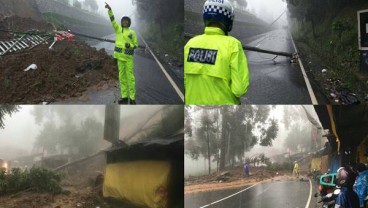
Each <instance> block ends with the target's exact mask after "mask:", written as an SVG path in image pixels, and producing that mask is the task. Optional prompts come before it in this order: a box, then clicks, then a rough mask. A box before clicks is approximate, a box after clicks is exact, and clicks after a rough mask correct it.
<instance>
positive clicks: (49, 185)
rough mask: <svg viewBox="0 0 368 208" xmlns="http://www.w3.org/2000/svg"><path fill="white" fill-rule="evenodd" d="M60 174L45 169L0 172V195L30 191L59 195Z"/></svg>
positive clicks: (16, 169) (35, 168) (17, 169)
mask: <svg viewBox="0 0 368 208" xmlns="http://www.w3.org/2000/svg"><path fill="white" fill-rule="evenodd" d="M62 178H63V176H62V174H60V173H56V172H54V171H51V170H47V169H45V168H39V167H32V168H31V169H29V170H28V169H26V170H24V171H22V170H21V169H20V168H13V169H12V170H11V171H10V173H5V171H4V170H3V169H1V170H0V194H1V195H3V194H13V193H17V192H20V191H25V190H29V189H30V190H32V191H37V192H47V193H52V194H60V193H61V192H62V189H61V187H60V181H61V179H62Z"/></svg>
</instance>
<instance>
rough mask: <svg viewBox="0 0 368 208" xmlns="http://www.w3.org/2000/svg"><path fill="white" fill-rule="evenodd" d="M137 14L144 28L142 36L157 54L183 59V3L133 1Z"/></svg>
mask: <svg viewBox="0 0 368 208" xmlns="http://www.w3.org/2000/svg"><path fill="white" fill-rule="evenodd" d="M134 3H135V6H136V9H137V13H138V15H139V18H140V20H141V22H143V24H144V27H141V28H144V29H142V34H143V35H144V37H145V38H146V39H147V41H148V42H149V43H150V45H152V47H153V48H154V49H155V50H156V51H158V52H159V54H161V55H162V54H166V53H167V54H171V55H172V56H174V57H176V58H177V59H178V60H182V58H183V56H184V55H183V54H184V53H183V47H184V36H183V34H184V33H183V31H184V26H183V16H184V11H183V7H184V5H183V3H184V2H183V1H171V0H156V1H150V0H135V1H134Z"/></svg>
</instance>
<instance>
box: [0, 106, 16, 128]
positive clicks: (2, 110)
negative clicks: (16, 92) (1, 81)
mask: <svg viewBox="0 0 368 208" xmlns="http://www.w3.org/2000/svg"><path fill="white" fill-rule="evenodd" d="M19 109H20V107H19V106H17V105H0V128H1V129H3V128H4V127H5V124H4V118H5V116H6V115H9V116H11V115H12V114H13V113H16V112H18V111H19Z"/></svg>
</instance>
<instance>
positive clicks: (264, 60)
mask: <svg viewBox="0 0 368 208" xmlns="http://www.w3.org/2000/svg"><path fill="white" fill-rule="evenodd" d="M233 35H234V36H235V37H236V36H237V34H233ZM249 39H251V42H246V40H245V39H243V40H240V41H241V42H242V43H243V45H248V46H253V47H258V48H261V49H266V50H273V51H281V52H290V53H295V48H294V46H293V44H292V40H291V38H290V36H289V33H288V32H287V30H284V29H278V30H273V31H270V32H267V33H264V34H260V35H257V36H255V37H252V38H248V40H249ZM245 52H246V55H247V58H248V65H249V71H250V86H249V89H248V92H247V94H246V95H245V96H243V97H242V98H241V101H242V104H311V98H310V95H309V93H308V89H307V86H306V84H305V81H304V77H303V75H302V72H301V68H300V66H299V64H298V63H290V58H288V57H282V56H279V57H277V58H276V59H275V61H272V59H273V58H275V55H271V54H265V53H259V52H252V51H245Z"/></svg>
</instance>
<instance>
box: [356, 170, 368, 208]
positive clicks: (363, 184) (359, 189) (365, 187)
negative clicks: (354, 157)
mask: <svg viewBox="0 0 368 208" xmlns="http://www.w3.org/2000/svg"><path fill="white" fill-rule="evenodd" d="M356 171H357V172H358V174H359V175H358V177H357V178H356V180H355V184H354V191H355V192H356V193H357V194H358V197H359V203H360V207H364V208H367V199H368V170H367V167H366V166H365V165H364V164H363V163H359V164H357V166H356Z"/></svg>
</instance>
